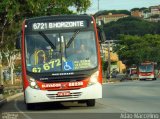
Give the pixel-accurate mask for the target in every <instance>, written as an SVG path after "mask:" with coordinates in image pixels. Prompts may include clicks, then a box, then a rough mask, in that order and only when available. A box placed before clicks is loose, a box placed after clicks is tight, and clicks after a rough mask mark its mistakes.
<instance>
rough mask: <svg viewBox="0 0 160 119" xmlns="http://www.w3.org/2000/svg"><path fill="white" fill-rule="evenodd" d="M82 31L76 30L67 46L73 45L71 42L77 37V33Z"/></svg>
mask: <svg viewBox="0 0 160 119" xmlns="http://www.w3.org/2000/svg"><path fill="white" fill-rule="evenodd" d="M79 32H80V31H79V30H77V31H75V32H74V34H73V35H72V37H71V38H70V40H69V41H68V43H67V45H66V48H69V46H70V45H71V43H72V42H73V41H74V39H75V37H76V36H77V34H78V33H79Z"/></svg>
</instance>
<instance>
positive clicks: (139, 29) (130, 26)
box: [104, 17, 160, 39]
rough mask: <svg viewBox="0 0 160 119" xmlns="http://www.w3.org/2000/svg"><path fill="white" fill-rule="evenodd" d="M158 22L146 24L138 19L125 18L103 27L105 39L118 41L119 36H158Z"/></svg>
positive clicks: (159, 23)
mask: <svg viewBox="0 0 160 119" xmlns="http://www.w3.org/2000/svg"><path fill="white" fill-rule="evenodd" d="M159 28H160V22H158V23H153V22H148V21H145V20H143V19H140V18H135V17H127V18H123V19H119V20H118V21H116V22H110V23H108V24H105V25H104V31H105V34H106V38H107V39H118V38H119V35H121V34H125V35H138V36H143V35H145V34H160V29H159Z"/></svg>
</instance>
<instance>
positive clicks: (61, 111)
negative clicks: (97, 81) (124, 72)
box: [0, 80, 160, 119]
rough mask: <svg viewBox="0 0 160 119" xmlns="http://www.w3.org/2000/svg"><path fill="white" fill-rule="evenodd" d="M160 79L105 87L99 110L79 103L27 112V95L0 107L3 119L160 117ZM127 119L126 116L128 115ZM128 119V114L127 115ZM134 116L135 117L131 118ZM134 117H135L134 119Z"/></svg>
mask: <svg viewBox="0 0 160 119" xmlns="http://www.w3.org/2000/svg"><path fill="white" fill-rule="evenodd" d="M159 102H160V80H157V81H128V82H118V83H109V84H103V98H102V99H98V100H96V106H95V107H87V106H86V105H85V104H78V103H69V102H67V103H59V104H57V103H49V104H48V103H47V104H41V105H37V106H36V108H35V109H34V110H29V111H28V110H26V107H25V104H24V102H23V96H20V97H18V98H16V99H14V100H12V101H10V102H8V103H7V104H5V105H3V106H2V107H1V108H0V113H1V115H0V117H2V119H10V118H12V119H54V118H55V119H64V118H65V119H83V118H86V119H98V118H99V119H101V118H102V119H103V118H104V119H105V118H106V117H108V119H109V118H120V117H121V116H124V115H122V114H126V113H156V114H155V115H154V116H155V117H156V119H157V118H160V103H159ZM125 116H126V115H125ZM127 116H128V115H127ZM130 116H133V117H134V115H130ZM133 117H132V118H133Z"/></svg>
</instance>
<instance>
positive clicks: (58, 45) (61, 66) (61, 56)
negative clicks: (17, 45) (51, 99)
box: [25, 31, 97, 73]
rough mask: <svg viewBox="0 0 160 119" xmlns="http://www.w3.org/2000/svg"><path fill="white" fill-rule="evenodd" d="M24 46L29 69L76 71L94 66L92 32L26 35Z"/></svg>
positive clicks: (38, 70) (33, 70)
mask: <svg viewBox="0 0 160 119" xmlns="http://www.w3.org/2000/svg"><path fill="white" fill-rule="evenodd" d="M68 44H69V45H68ZM25 49H26V66H27V71H29V72H34V73H46V72H53V71H54V72H65V71H78V70H87V69H92V68H95V67H96V66H97V50H96V40H95V34H94V32H93V31H78V32H77V31H76V33H75V32H64V33H51V32H49V33H46V32H45V33H44V32H43V33H42V32H41V33H40V32H39V33H38V32H37V33H36V34H27V35H26V36H25Z"/></svg>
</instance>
